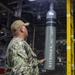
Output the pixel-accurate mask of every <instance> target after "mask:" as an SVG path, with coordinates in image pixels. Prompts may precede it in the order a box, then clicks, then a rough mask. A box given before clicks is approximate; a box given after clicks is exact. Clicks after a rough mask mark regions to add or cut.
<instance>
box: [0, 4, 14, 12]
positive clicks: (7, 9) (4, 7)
mask: <svg viewBox="0 0 75 75" xmlns="http://www.w3.org/2000/svg"><path fill="white" fill-rule="evenodd" d="M0 7H2V8H3V9H5V10H6V11H8V12H10V13H13V11H12V10H11V9H9V8H8V7H6V6H5V5H4V4H2V3H0Z"/></svg>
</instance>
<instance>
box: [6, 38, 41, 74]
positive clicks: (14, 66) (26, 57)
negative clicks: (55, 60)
mask: <svg viewBox="0 0 75 75" xmlns="http://www.w3.org/2000/svg"><path fill="white" fill-rule="evenodd" d="M6 58H7V61H6V65H7V66H6V68H7V69H8V68H10V69H11V70H12V72H13V73H14V75H39V71H38V64H40V63H41V61H40V60H37V56H36V54H35V53H34V52H33V51H32V49H31V47H30V46H29V45H28V44H27V42H26V41H24V40H22V39H21V38H15V37H14V38H13V39H12V40H11V42H10V43H9V45H8V48H7V53H6Z"/></svg>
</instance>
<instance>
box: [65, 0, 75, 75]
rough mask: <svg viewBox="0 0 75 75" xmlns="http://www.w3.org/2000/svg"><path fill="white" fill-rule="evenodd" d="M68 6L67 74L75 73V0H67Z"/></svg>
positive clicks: (73, 74) (72, 74)
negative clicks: (74, 11)
mask: <svg viewBox="0 0 75 75" xmlns="http://www.w3.org/2000/svg"><path fill="white" fill-rule="evenodd" d="M66 3H67V5H66V6H67V7H66V9H67V10H66V11H67V72H66V75H75V73H74V22H73V0H66Z"/></svg>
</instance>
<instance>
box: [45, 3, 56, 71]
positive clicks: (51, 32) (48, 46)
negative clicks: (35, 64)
mask: <svg viewBox="0 0 75 75" xmlns="http://www.w3.org/2000/svg"><path fill="white" fill-rule="evenodd" d="M46 19H47V22H46V33H45V52H44V54H45V58H46V61H45V64H44V69H46V70H54V69H55V46H56V27H55V25H56V12H55V11H54V10H53V4H51V5H50V10H49V11H48V12H47V15H46Z"/></svg>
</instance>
